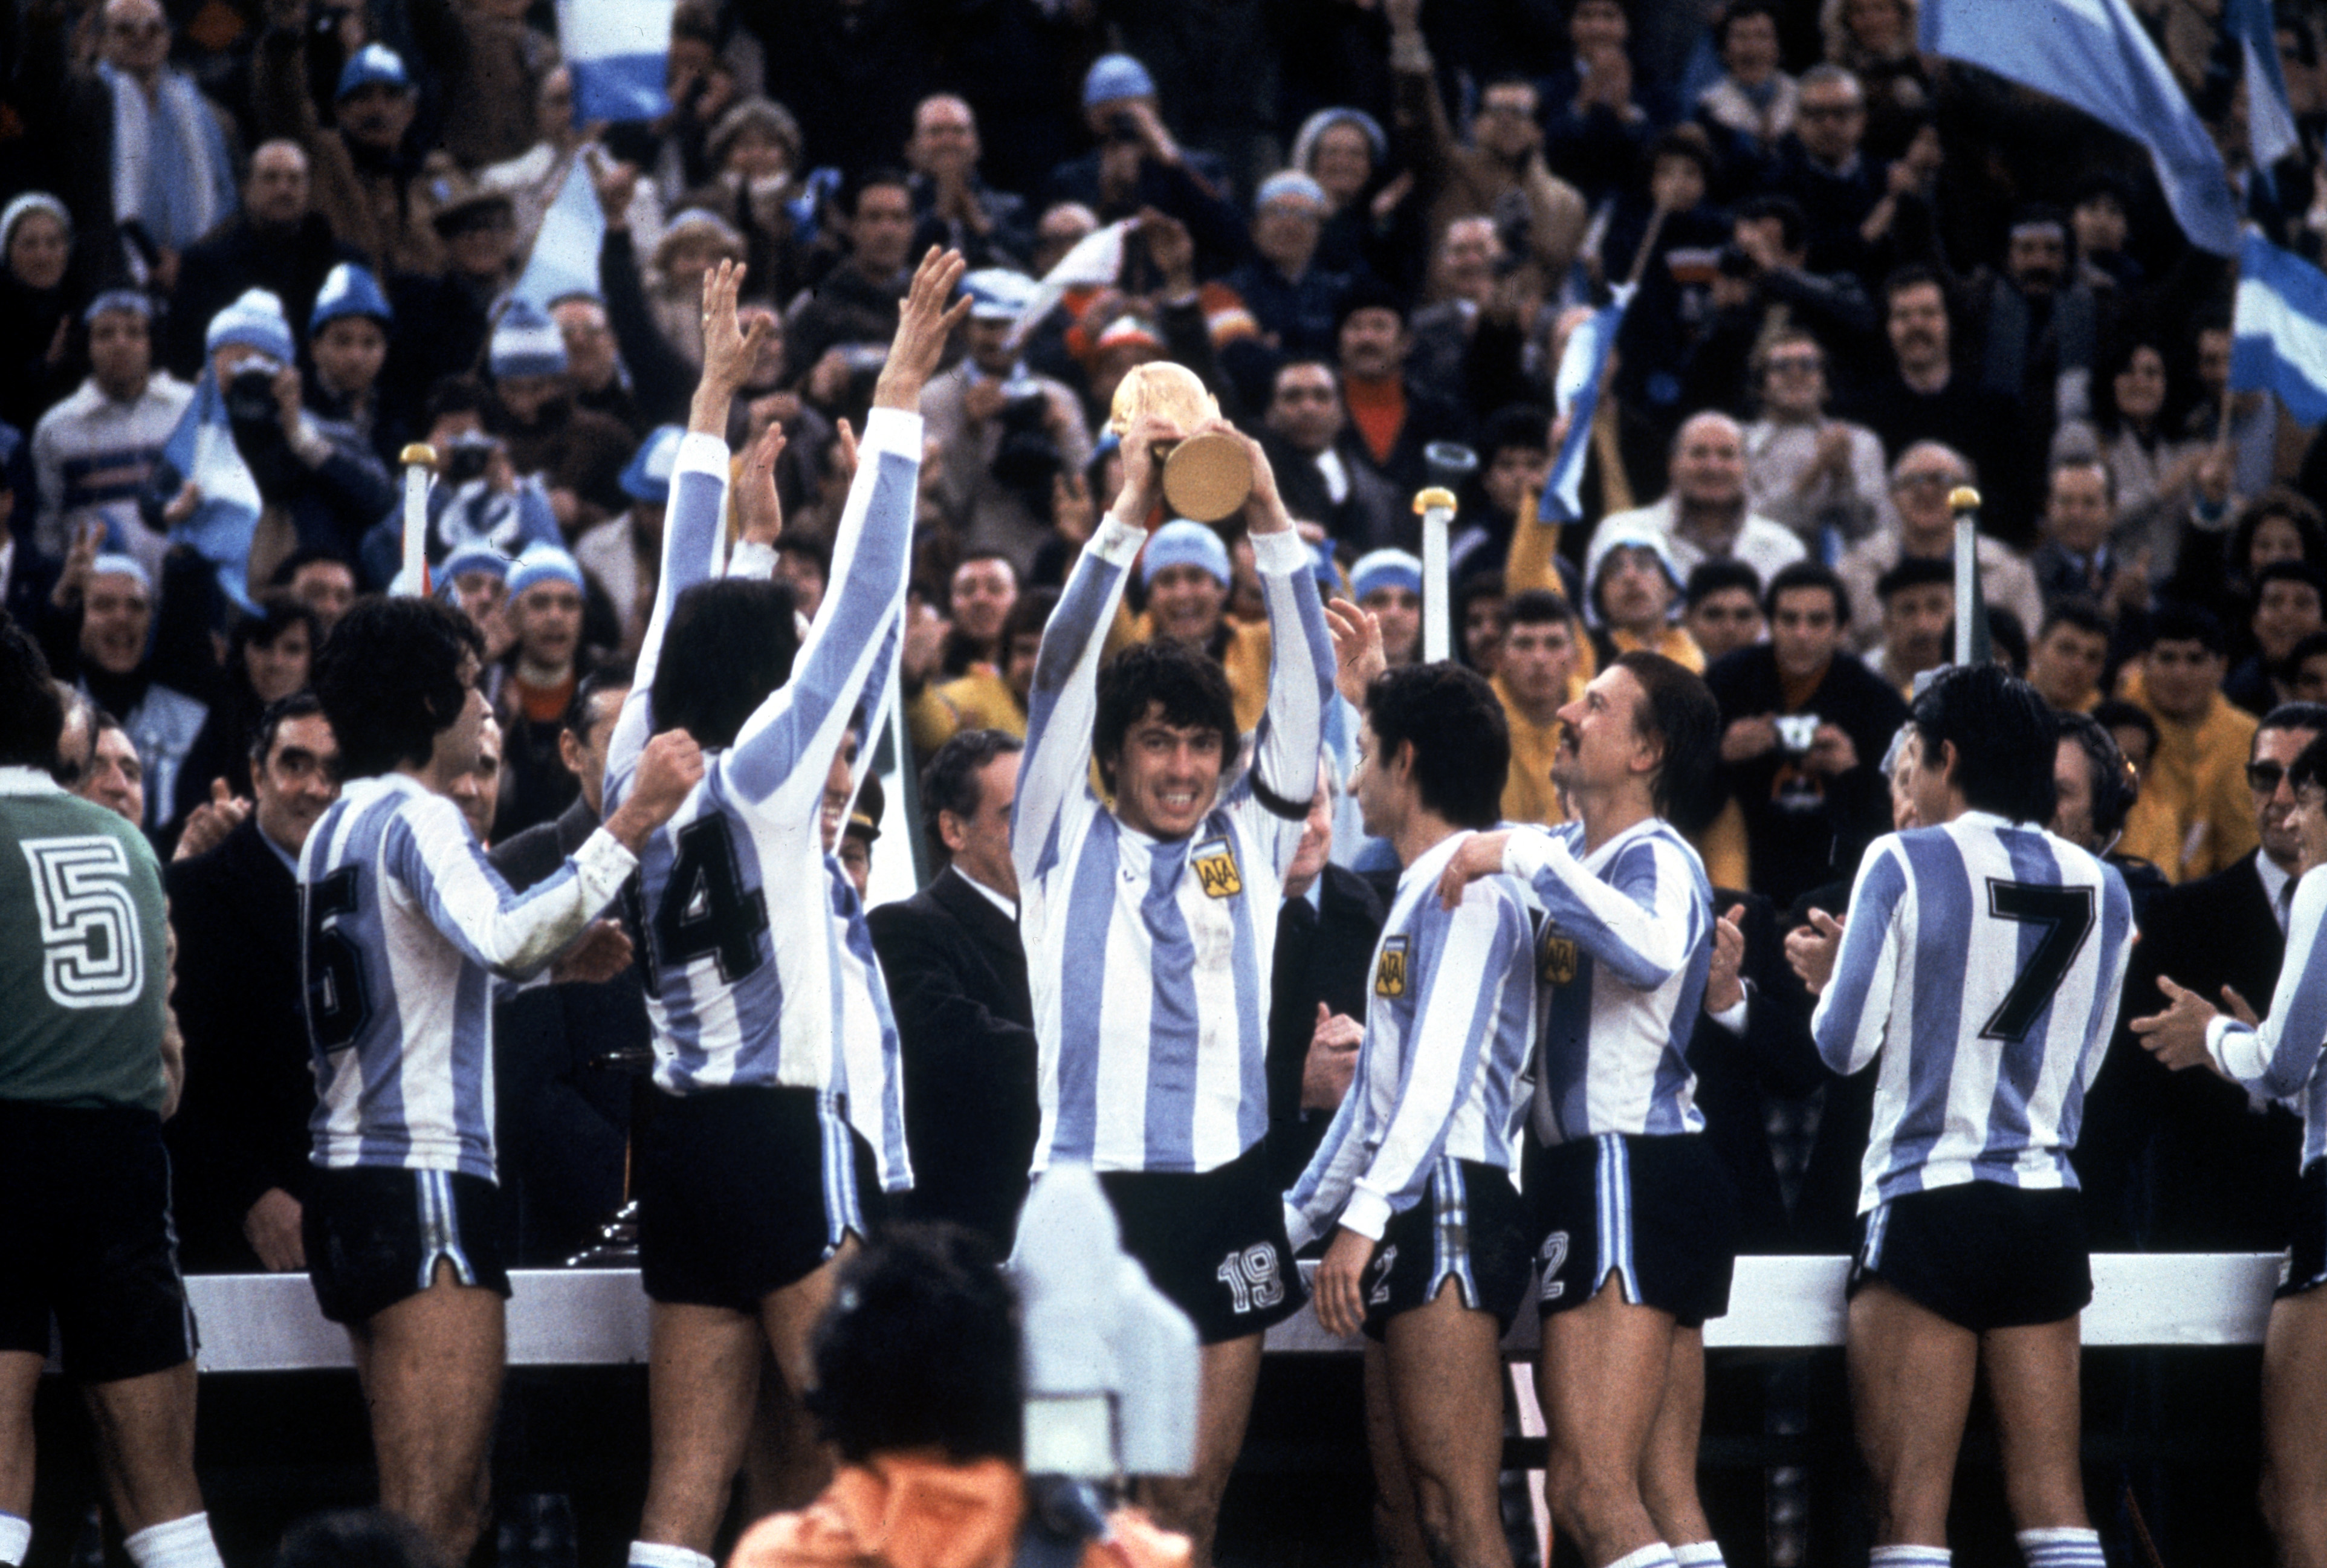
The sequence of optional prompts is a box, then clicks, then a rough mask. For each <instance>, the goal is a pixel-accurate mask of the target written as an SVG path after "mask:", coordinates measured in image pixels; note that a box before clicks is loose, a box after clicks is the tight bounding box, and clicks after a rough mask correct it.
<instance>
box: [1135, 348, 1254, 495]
mask: <svg viewBox="0 0 2327 1568" xmlns="http://www.w3.org/2000/svg"><path fill="white" fill-rule="evenodd" d="M1143 414H1145V415H1156V416H1158V417H1160V418H1164V419H1168V420H1170V421H1171V422H1172V423H1173V424H1174V425H1178V426H1179V427H1180V428H1181V429H1182V430H1192V429H1194V428H1195V426H1197V425H1201V423H1203V422H1204V421H1205V420H1207V419H1217V418H1219V417H1220V401H1219V399H1217V398H1215V397H1213V396H1212V395H1211V394H1210V392H1208V391H1206V390H1205V389H1204V384H1203V382H1202V381H1201V380H1199V379H1198V378H1197V377H1196V373H1195V372H1194V371H1193V370H1191V369H1188V368H1187V367H1186V366H1185V365H1174V364H1173V363H1171V362H1170V361H1169V360H1162V359H1159V360H1156V361H1154V363H1152V364H1146V365H1140V366H1137V367H1135V369H1133V370H1132V371H1131V373H1130V374H1128V375H1126V377H1124V378H1123V380H1122V381H1121V383H1119V384H1118V385H1117V387H1116V389H1115V405H1114V410H1113V413H1112V414H1111V415H1110V416H1109V418H1108V421H1107V427H1108V428H1109V429H1111V430H1113V431H1114V432H1115V434H1116V435H1117V437H1118V438H1121V437H1123V436H1126V435H1128V434H1131V426H1132V425H1133V424H1134V423H1135V421H1136V420H1137V419H1138V418H1139V416H1140V415H1143ZM1155 450H1156V454H1157V455H1158V456H1159V457H1162V458H1163V460H1164V499H1165V500H1167V501H1169V502H1171V503H1172V509H1173V511H1175V512H1177V513H1179V514H1180V515H1181V516H1182V517H1183V518H1192V519H1194V520H1195V521H1197V522H1200V523H1217V522H1219V521H1220V519H1221V518H1226V517H1230V516H1233V515H1234V514H1235V513H1236V512H1237V511H1238V509H1241V508H1242V507H1243V506H1244V503H1245V499H1246V498H1247V497H1248V496H1250V495H1251V494H1252V460H1251V459H1250V458H1248V456H1246V454H1245V449H1244V446H1243V444H1242V443H1239V442H1238V441H1237V440H1236V438H1235V437H1233V436H1231V435H1229V434H1225V433H1224V432H1221V431H1218V430H1207V431H1200V432H1198V433H1197V434H1194V435H1191V436H1188V437H1186V438H1185V439H1184V440H1181V441H1177V442H1158V443H1156V448H1155Z"/></svg>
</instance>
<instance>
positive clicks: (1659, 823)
mask: <svg viewBox="0 0 2327 1568" xmlns="http://www.w3.org/2000/svg"><path fill="white" fill-rule="evenodd" d="M1583 847H1584V825H1583V824H1582V823H1580V822H1569V823H1563V824H1561V825H1560V826H1557V827H1552V828H1543V827H1533V826H1528V827H1515V828H1513V829H1512V830H1511V836H1510V840H1509V845H1508V846H1507V847H1506V848H1505V849H1504V851H1503V870H1504V871H1506V872H1507V873H1509V874H1510V875H1512V876H1515V877H1517V878H1519V881H1520V882H1524V883H1526V884H1527V887H1528V892H1529V893H1530V894H1531V895H1532V896H1533V898H1534V900H1535V902H1536V905H1537V907H1538V908H1539V909H1541V910H1543V914H1544V920H1543V928H1542V930H1541V931H1540V932H1539V933H1538V935H1537V939H1536V975H1537V989H1538V994H1540V996H1541V998H1542V1003H1541V1007H1540V1012H1541V1013H1542V1017H1543V1023H1542V1028H1541V1031H1540V1039H1541V1043H1542V1054H1541V1057H1540V1059H1538V1061H1537V1065H1536V1077H1535V1106H1534V1112H1533V1119H1534V1122H1535V1133H1536V1136H1537V1138H1539V1139H1541V1140H1542V1141H1543V1143H1545V1144H1547V1145H1553V1144H1559V1143H1570V1142H1573V1141H1575V1140H1576V1139H1579V1138H1592V1137H1597V1136H1598V1135H1600V1134H1603V1133H1631V1134H1664V1133H1701V1132H1703V1131H1705V1117H1704V1115H1703V1114H1702V1113H1700V1112H1699V1111H1698V1110H1697V1108H1696V1073H1695V1072H1693V1071H1691V1070H1690V1069H1689V1065H1688V1040H1689V1034H1690V1031H1692V1030H1694V1029H1695V1028H1696V1013H1697V1009H1698V1007H1699V1006H1701V1005H1702V1004H1703V1003H1704V1000H1705V976H1706V970H1707V969H1709V968H1710V967H1711V966H1712V963H1713V886H1712V884H1711V883H1710V882H1706V877H1705V867H1704V865H1703V864H1702V863H1700V862H1699V861H1698V860H1697V858H1696V851H1695V850H1693V849H1691V848H1690V847H1689V846H1688V841H1687V839H1685V838H1683V837H1681V835H1679V834H1678V833H1676V832H1675V831H1674V830H1673V827H1672V825H1671V824H1669V823H1668V822H1666V821H1665V820H1664V819H1663V818H1661V817H1649V818H1647V819H1645V820H1643V821H1640V822H1637V823H1635V824H1633V825H1632V826H1630V827H1628V828H1626V829H1624V831H1623V832H1621V833H1619V834H1617V835H1615V836H1614V837H1612V838H1611V839H1609V840H1608V842H1607V843H1605V844H1603V845H1601V846H1600V847H1599V848H1597V849H1595V850H1593V852H1592V853H1591V854H1586V855H1584V856H1583V858H1581V859H1578V858H1577V852H1578V851H1580V850H1581V849H1583Z"/></svg>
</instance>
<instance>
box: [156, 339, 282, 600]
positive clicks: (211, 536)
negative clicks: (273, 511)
mask: <svg viewBox="0 0 2327 1568" xmlns="http://www.w3.org/2000/svg"><path fill="white" fill-rule="evenodd" d="M162 461H163V462H164V463H166V464H168V465H169V467H170V468H171V469H173V471H176V472H177V474H178V475H179V476H180V479H181V481H192V483H193V484H194V485H195V486H196V487H197V488H198V489H200V490H201V494H202V499H201V504H200V505H199V506H197V507H195V509H194V511H193V515H192V517H190V518H186V520H185V521H183V522H182V523H178V524H176V525H174V526H173V527H171V529H170V543H171V544H173V545H192V546H193V548H194V553H195V554H196V555H200V556H201V558H202V559H203V560H205V561H208V562H210V564H211V565H214V566H216V567H217V568H218V582H219V586H220V588H222V589H224V590H225V591H226V596H227V597H228V598H229V599H230V600H232V601H233V602H235V603H236V604H238V605H239V606H241V607H242V608H243V609H245V610H251V611H255V610H256V609H257V605H255V604H253V603H252V602H251V598H250V584H249V581H248V578H249V570H250V540H251V536H252V535H253V534H254V533H255V532H256V531H257V527H258V513H259V509H260V508H261V506H262V504H263V503H262V502H261V501H260V499H259V495H258V481H257V480H255V479H253V478H251V476H250V469H249V467H248V465H247V464H245V463H244V462H243V461H242V453H239V452H238V451H236V450H235V444H234V426H233V425H230V424H229V423H228V421H227V416H226V399H225V398H224V397H221V396H220V393H219V386H218V377H217V375H216V374H215V373H213V372H212V371H211V370H210V368H209V367H207V366H205V367H204V368H203V369H202V377H201V381H200V382H198V383H196V385H195V387H194V400H193V401H192V402H191V403H189V404H187V405H186V411H185V413H184V414H182V415H179V418H178V428H177V429H175V430H173V431H172V432H171V433H170V439H169V440H168V441H166V442H164V443H163V446H162Z"/></svg>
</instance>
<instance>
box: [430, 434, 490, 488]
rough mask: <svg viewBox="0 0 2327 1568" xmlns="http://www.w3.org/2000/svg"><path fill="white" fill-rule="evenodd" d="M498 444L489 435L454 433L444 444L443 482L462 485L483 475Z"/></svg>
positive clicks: (479, 478)
mask: <svg viewBox="0 0 2327 1568" xmlns="http://www.w3.org/2000/svg"><path fill="white" fill-rule="evenodd" d="M499 446H500V442H498V441H495V440H494V439H493V438H492V437H491V436H490V435H481V434H468V435H456V436H454V437H453V439H452V440H451V441H449V442H447V443H445V446H444V482H445V483H447V484H454V485H463V484H468V483H470V482H472V481H475V480H481V479H482V478H484V477H485V469H486V467H487V466H488V465H489V464H491V462H492V459H493V453H494V451H495V450H496V449H497V448H498V447H499Z"/></svg>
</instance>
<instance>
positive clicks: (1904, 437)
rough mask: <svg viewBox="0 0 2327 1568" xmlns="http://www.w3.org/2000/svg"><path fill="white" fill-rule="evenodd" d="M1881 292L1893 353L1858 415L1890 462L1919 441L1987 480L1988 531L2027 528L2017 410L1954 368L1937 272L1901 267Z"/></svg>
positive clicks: (2029, 505) (2028, 503) (1950, 326)
mask: <svg viewBox="0 0 2327 1568" xmlns="http://www.w3.org/2000/svg"><path fill="white" fill-rule="evenodd" d="M1883 330H1884V332H1885V334H1886V335H1887V337H1888V338H1889V340H1890V346H1891V360H1890V363H1889V364H1888V365H1887V366H1885V367H1884V369H1883V370H1882V372H1881V373H1880V374H1878V375H1877V376H1876V377H1875V378H1874V385H1873V386H1872V387H1869V388H1868V389H1867V391H1866V393H1865V395H1864V402H1863V406H1862V408H1861V410H1860V412H1859V417H1860V419H1861V420H1862V422H1863V423H1864V424H1865V425H1866V426H1867V428H1869V429H1871V430H1872V431H1874V434H1877V435H1879V436H1881V437H1882V438H1883V450H1884V451H1885V452H1887V453H1891V454H1892V461H1893V462H1897V461H1898V459H1899V458H1901V457H1902V456H1904V455H1905V454H1906V451H1907V449H1908V448H1909V447H1911V446H1912V445H1914V444H1915V443H1917V442H1920V441H1935V442H1938V443H1939V444H1940V445H1942V446H1945V447H1947V448H1948V449H1949V450H1950V451H1952V452H1958V453H1962V454H1963V455H1964V457H1965V458H1966V459H1967V461H1969V462H1970V463H1971V464H1972V465H1973V467H1975V468H1976V469H1977V470H1978V471H1979V472H1980V474H1981V475H1982V476H1983V478H1984V480H1985V481H1986V485H1987V487H1988V488H1987V490H1986V496H1985V499H1986V509H1985V510H1984V512H1983V514H1982V517H1983V520H1984V521H1985V522H1986V524H1987V526H1988V527H1989V530H1990V531H1991V532H1995V533H1997V534H2001V535H2003V536H2005V537H2013V536H2014V535H2015V534H2017V535H2022V536H2024V535H2026V534H2027V533H2029V532H2030V531H2031V529H2030V527H2029V526H2028V525H2029V521H2030V518H2031V515H2032V513H2033V504H2034V503H2033V497H2031V496H2030V495H2029V493H2028V491H2029V489H2030V486H2029V484H2028V481H2027V480H2026V478H2025V477H2024V476H2025V473H2026V471H2027V468H2028V463H2027V461H2026V459H2025V457H2024V456H2023V452H2022V450H2021V446H2022V444H2024V443H2015V442H2014V436H2013V432H2014V427H2015V425H2016V423H2017V421H2018V419H2019V416H2020V415H2019V411H2018V408H2017V406H2016V405H2015V404H2014V403H2012V402H2010V401H2009V400H2004V401H1999V399H1998V397H1997V396H1996V395H1995V394H1993V393H1989V392H1984V391H1983V390H1982V389H1981V388H1980V387H1978V386H1977V385H1976V384H1975V382H1974V380H1973V379H1972V378H1969V377H1965V376H1959V375H1958V374H1957V373H1956V367H1955V359H1954V352H1955V339H1954V323H1953V322H1952V320H1951V312H1950V309H1949V303H1948V295H1947V288H1946V285H1944V284H1942V283H1941V282H1940V279H1939V274H1938V273H1936V272H1934V271H1932V270H1931V269H1930V268H1929V267H1926V266H1905V267H1902V268H1900V269H1899V270H1897V271H1895V272H1893V273H1892V275H1890V276H1889V277H1888V278H1885V279H1884V280H1883ZM2037 450H2039V451H2041V450H2042V449H2041V448H2038V449H2037Z"/></svg>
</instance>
